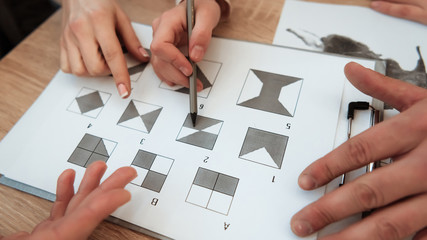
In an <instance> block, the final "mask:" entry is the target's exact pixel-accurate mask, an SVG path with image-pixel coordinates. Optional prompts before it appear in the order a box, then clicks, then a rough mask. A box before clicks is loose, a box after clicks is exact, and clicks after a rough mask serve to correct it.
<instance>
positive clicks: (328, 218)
mask: <svg viewBox="0 0 427 240" xmlns="http://www.w3.org/2000/svg"><path fill="white" fill-rule="evenodd" d="M311 211H312V213H313V216H312V218H311V219H312V220H316V222H315V223H314V225H315V226H316V228H321V227H323V226H326V225H328V224H330V223H333V222H335V221H337V220H338V219H337V218H336V217H335V216H334V215H333V214H332V211H327V209H322V208H318V207H316V206H315V205H313V206H312V208H311Z"/></svg>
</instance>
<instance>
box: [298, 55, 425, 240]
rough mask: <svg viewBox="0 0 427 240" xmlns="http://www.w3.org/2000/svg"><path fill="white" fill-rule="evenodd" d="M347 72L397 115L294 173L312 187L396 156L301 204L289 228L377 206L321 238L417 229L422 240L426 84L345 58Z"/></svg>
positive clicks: (318, 224) (390, 235)
mask: <svg viewBox="0 0 427 240" xmlns="http://www.w3.org/2000/svg"><path fill="white" fill-rule="evenodd" d="M345 74H346V76H347V78H348V79H349V80H350V82H351V83H352V84H353V85H354V86H356V87H357V88H358V89H359V90H361V91H362V92H364V93H366V94H368V95H371V96H373V97H375V98H377V99H380V100H382V101H384V102H386V103H388V104H390V105H391V106H393V107H395V108H396V109H398V110H399V111H400V112H401V113H400V114H398V115H397V116H395V117H393V118H391V119H389V120H387V121H385V122H382V123H379V124H378V125H376V126H374V127H373V128H370V129H368V130H367V131H365V132H363V133H361V134H359V135H357V136H355V137H353V138H351V139H350V140H348V141H347V142H345V143H344V144H342V145H341V146H339V147H338V148H337V149H335V150H333V151H332V152H330V153H329V154H327V155H326V156H324V157H322V158H321V159H319V160H317V161H316V162H314V163H313V164H311V165H310V166H308V167H307V168H306V169H305V170H304V171H303V172H302V173H301V175H300V177H299V180H298V183H299V185H300V187H301V188H303V189H305V190H312V189H315V188H317V187H320V186H323V185H325V184H327V183H328V182H329V181H331V180H332V179H334V178H336V177H338V176H340V175H341V174H343V173H346V172H349V171H351V170H354V169H358V168H360V167H363V166H366V165H367V164H368V163H371V162H374V161H379V160H383V159H387V158H389V157H392V158H393V160H394V162H393V163H392V164H390V165H388V166H385V167H381V168H379V169H375V170H374V171H373V172H372V173H369V174H365V175H362V176H361V177H359V178H357V179H356V180H354V181H352V182H350V183H347V184H345V185H343V186H342V187H340V188H338V189H336V190H334V191H332V192H330V193H327V194H326V195H325V196H323V197H322V198H320V199H319V200H317V201H316V202H314V203H312V204H310V205H308V206H306V207H305V208H304V209H302V210H301V211H300V212H298V213H296V214H295V215H294V216H293V218H292V220H291V228H292V231H293V232H294V233H295V234H297V235H298V236H306V235H309V234H311V233H314V232H316V231H318V230H320V229H321V228H323V227H325V226H326V225H328V224H330V223H333V222H336V221H339V220H341V219H343V218H346V217H348V216H351V215H353V214H356V213H360V212H363V211H367V210H371V209H377V210H376V211H374V213H373V214H371V215H370V216H368V217H366V218H364V219H363V220H361V221H359V222H357V223H355V224H353V225H351V226H349V227H347V228H346V229H344V230H342V231H341V232H339V233H336V234H333V235H331V236H328V237H326V238H324V239H402V238H404V237H406V236H409V235H411V234H412V233H415V232H417V231H419V233H418V235H417V237H419V239H421V238H422V239H426V237H427V230H426V226H427V207H426V204H427V90H426V89H423V88H419V87H417V86H413V85H411V84H408V83H405V82H402V81H399V80H396V79H392V78H388V77H385V76H383V75H381V74H379V73H377V72H374V71H372V70H369V69H366V68H363V67H362V66H360V65H358V64H355V63H349V64H347V66H346V67H345ZM423 237H424V238H423ZM322 239H323V238H322Z"/></svg>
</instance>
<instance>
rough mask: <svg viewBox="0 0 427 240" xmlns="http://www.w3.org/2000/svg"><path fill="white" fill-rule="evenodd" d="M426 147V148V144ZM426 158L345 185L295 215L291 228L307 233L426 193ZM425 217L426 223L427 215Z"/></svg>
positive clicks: (410, 155) (391, 167)
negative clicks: (424, 166) (357, 214)
mask: <svg viewBox="0 0 427 240" xmlns="http://www.w3.org/2000/svg"><path fill="white" fill-rule="evenodd" d="M426 143H427V141H426ZM423 147H427V144H424V146H423ZM419 148H422V146H420V147H419ZM419 151H425V150H422V149H419ZM424 154H425V153H424ZM418 155H419V154H418V153H417V151H415V152H413V153H411V154H408V155H407V156H406V158H407V159H416V158H417V156H418ZM423 161H424V160H423V159H419V161H411V162H409V161H399V162H395V163H393V164H391V165H389V166H387V167H383V168H379V169H376V170H375V172H373V173H371V174H366V175H363V176H362V177H360V178H358V179H357V180H355V181H353V182H350V183H347V184H345V185H343V186H342V187H340V188H338V189H337V190H335V191H333V192H330V193H328V194H326V195H325V196H324V197H322V198H320V199H319V200H318V201H316V202H314V203H312V204H310V205H308V206H307V207H305V208H304V209H303V210H301V211H300V212H298V213H297V214H295V215H294V217H293V218H292V221H291V225H292V229H293V230H294V232H295V233H296V234H297V235H299V236H305V235H308V234H311V233H312V232H315V231H318V230H319V229H321V228H323V227H324V226H326V225H328V224H330V223H333V222H336V221H338V220H341V219H344V218H346V217H348V216H351V215H353V214H355V213H359V212H362V211H366V210H370V209H374V208H378V207H382V206H385V205H388V204H390V203H393V202H395V201H397V200H399V199H401V198H403V197H406V196H413V195H416V194H419V193H423V192H425V191H426V189H427V183H421V182H423V181H425V174H426V171H425V170H420V169H422V166H423V165H425V164H424V163H423ZM419 183H421V184H419ZM425 218H426V219H425V221H424V223H425V222H426V220H427V216H426V217H425ZM399 219H400V218H399ZM416 227H417V228H415V229H406V231H405V234H406V233H407V231H409V233H410V232H411V231H412V232H414V231H416V230H418V229H420V228H421V227H422V226H416ZM339 239H345V238H339ZM386 239H395V238H386Z"/></svg>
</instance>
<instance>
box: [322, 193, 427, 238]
mask: <svg viewBox="0 0 427 240" xmlns="http://www.w3.org/2000/svg"><path fill="white" fill-rule="evenodd" d="M426 202H427V194H421V195H417V196H414V197H412V198H409V199H406V200H403V201H401V202H398V203H396V204H393V205H391V206H389V207H387V208H384V209H380V210H377V211H375V212H374V214H371V215H370V216H369V217H367V218H365V219H363V220H362V221H360V222H357V223H356V224H354V225H352V226H351V227H349V228H347V229H345V230H343V231H342V232H339V233H337V234H334V235H331V236H328V237H326V238H322V240H328V239H349V238H351V239H373V240H375V239H404V238H405V237H407V236H410V235H411V234H412V233H414V232H416V231H418V230H419V229H422V228H423V227H425V226H426V224H427V209H426V207H425V203H426ZM423 232H425V230H424V231H421V232H419V233H418V234H417V237H421V236H422V234H423ZM424 234H425V233H424ZM417 237H415V238H414V240H415V239H417Z"/></svg>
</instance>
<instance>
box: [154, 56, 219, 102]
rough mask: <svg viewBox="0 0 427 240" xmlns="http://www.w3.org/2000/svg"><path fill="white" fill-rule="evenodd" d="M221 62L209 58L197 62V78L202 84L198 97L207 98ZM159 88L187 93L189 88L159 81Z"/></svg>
mask: <svg viewBox="0 0 427 240" xmlns="http://www.w3.org/2000/svg"><path fill="white" fill-rule="evenodd" d="M221 67H222V63H219V62H214V61H210V60H202V61H200V62H198V63H197V70H196V71H197V78H198V79H200V81H201V82H202V84H203V90H202V91H200V92H198V93H197V96H198V97H202V98H208V97H209V94H210V91H211V89H212V86H213V85H214V84H215V81H216V78H217V76H218V74H219V71H220V70H221ZM159 87H160V88H163V89H167V90H172V91H176V92H180V93H185V94H188V93H189V90H188V88H186V87H183V86H179V85H175V86H173V87H171V86H169V85H167V84H166V83H165V82H161V83H160V86H159Z"/></svg>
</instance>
